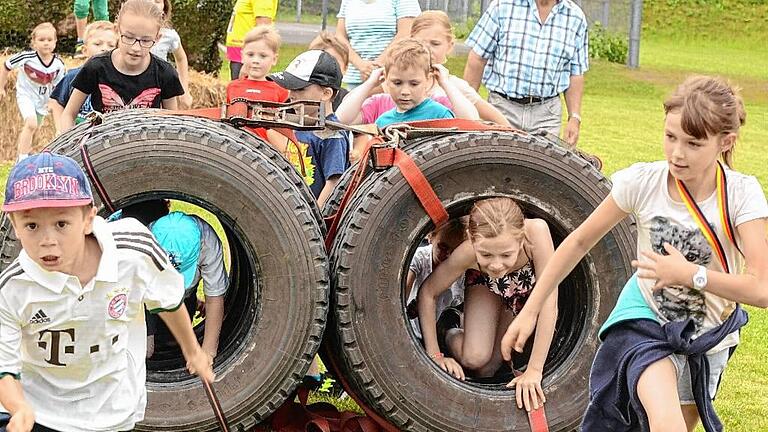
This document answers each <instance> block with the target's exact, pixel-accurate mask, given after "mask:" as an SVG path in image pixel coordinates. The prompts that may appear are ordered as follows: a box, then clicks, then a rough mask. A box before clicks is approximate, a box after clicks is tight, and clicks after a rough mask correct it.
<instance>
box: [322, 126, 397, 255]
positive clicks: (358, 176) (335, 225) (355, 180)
mask: <svg viewBox="0 0 768 432" xmlns="http://www.w3.org/2000/svg"><path fill="white" fill-rule="evenodd" d="M383 142H384V138H383V137H381V136H375V137H373V138H371V139H370V140H368V142H367V143H366V144H365V147H364V148H363V151H362V155H361V156H360V160H359V161H358V162H357V170H356V171H355V173H354V174H353V175H352V180H350V182H349V186H347V190H346V192H344V196H343V197H342V198H341V202H340V203H339V208H338V209H337V210H336V213H334V214H333V215H331V216H330V217H328V218H326V220H325V222H326V225H327V226H328V234H326V235H325V250H327V251H330V250H331V246H332V245H333V239H334V238H336V231H338V229H339V223H341V215H342V213H344V209H345V208H346V207H347V204H348V203H349V200H350V199H352V195H354V193H355V191H356V190H357V187H358V186H360V182H362V181H363V178H365V171H366V169H367V168H368V161H369V160H370V157H371V147H373V146H374V145H377V144H381V143H383Z"/></svg>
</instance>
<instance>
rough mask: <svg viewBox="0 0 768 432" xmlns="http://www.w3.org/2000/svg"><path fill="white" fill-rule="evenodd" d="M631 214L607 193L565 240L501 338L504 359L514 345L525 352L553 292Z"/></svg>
mask: <svg viewBox="0 0 768 432" xmlns="http://www.w3.org/2000/svg"><path fill="white" fill-rule="evenodd" d="M627 216H628V214H627V213H625V212H624V211H623V210H621V208H619V206H618V205H617V204H616V201H615V200H614V199H613V197H612V196H610V195H609V196H608V197H606V198H605V199H604V200H603V202H602V203H600V205H599V206H597V208H596V209H595V211H593V212H592V214H591V215H589V217H588V218H587V220H585V221H584V222H583V223H582V224H581V225H579V227H578V228H576V230H575V231H573V232H572V233H571V234H570V235H569V236H568V237H566V238H565V240H563V242H562V243H561V244H560V246H559V247H558V248H557V250H556V251H555V253H554V254H553V255H552V259H551V260H550V261H549V262H548V263H547V266H546V268H544V271H543V272H542V274H541V277H540V278H539V279H538V281H536V286H535V287H534V289H533V292H532V293H531V296H530V297H529V298H528V301H527V302H526V303H525V306H524V307H523V310H522V311H520V314H518V316H517V318H515V320H514V321H512V324H511V325H510V326H509V329H508V330H507V333H506V334H505V335H504V339H503V340H502V341H501V353H502V355H503V357H504V359H505V360H508V359H510V358H511V356H512V349H513V348H514V350H515V351H517V352H522V351H523V347H524V346H525V341H527V340H528V338H529V337H530V336H531V333H533V330H534V328H535V327H536V320H537V319H538V316H539V313H540V312H541V310H542V308H543V307H544V303H545V302H546V301H547V299H548V298H549V296H550V295H551V294H552V292H554V291H555V289H556V288H557V286H558V285H560V283H561V282H562V281H563V279H565V277H566V276H568V274H569V273H570V272H571V271H572V270H573V268H574V267H576V264H578V263H579V261H581V259H582V258H584V255H586V254H587V252H589V251H590V250H591V249H592V248H593V247H594V246H595V245H596V244H597V242H598V241H600V239H602V238H603V237H604V236H605V235H606V234H608V231H610V230H611V229H612V228H613V227H614V226H616V224H618V223H619V222H621V221H622V220H623V219H624V218H625V217H627Z"/></svg>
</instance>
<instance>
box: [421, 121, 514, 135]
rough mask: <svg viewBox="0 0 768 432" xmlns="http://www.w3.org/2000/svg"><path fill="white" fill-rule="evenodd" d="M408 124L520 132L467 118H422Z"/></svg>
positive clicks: (468, 129) (430, 127) (468, 130)
mask: <svg viewBox="0 0 768 432" xmlns="http://www.w3.org/2000/svg"><path fill="white" fill-rule="evenodd" d="M408 125H409V126H411V127H413V128H414V129H422V128H423V129H454V130H457V131H461V132H476V131H499V132H520V130H519V129H515V128H513V127H509V126H503V125H499V124H494V123H483V122H481V121H477V120H467V119H438V120H420V121H413V122H408Z"/></svg>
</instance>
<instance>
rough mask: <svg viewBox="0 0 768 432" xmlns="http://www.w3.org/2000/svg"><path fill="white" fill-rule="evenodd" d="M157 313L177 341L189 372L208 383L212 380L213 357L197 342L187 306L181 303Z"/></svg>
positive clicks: (213, 376)
mask: <svg viewBox="0 0 768 432" xmlns="http://www.w3.org/2000/svg"><path fill="white" fill-rule="evenodd" d="M158 315H160V318H162V319H163V321H165V325H166V326H167V327H168V329H170V330H171V333H173V337H175V338H176V341H177V342H178V343H179V346H180V347H181V353H182V354H183V355H184V359H185V360H186V361H187V369H188V370H189V373H193V374H197V375H198V376H200V378H202V379H204V380H206V381H207V382H209V383H210V382H213V380H214V379H215V378H216V376H215V375H214V374H213V368H212V366H213V359H212V358H211V356H209V355H208V354H206V352H205V351H203V348H202V347H200V344H199V343H197V337H196V336H195V332H194V331H193V330H192V323H191V322H189V314H187V308H186V307H185V306H184V305H183V304H182V305H181V307H179V308H178V309H176V310H175V311H173V312H160V313H159V314H158Z"/></svg>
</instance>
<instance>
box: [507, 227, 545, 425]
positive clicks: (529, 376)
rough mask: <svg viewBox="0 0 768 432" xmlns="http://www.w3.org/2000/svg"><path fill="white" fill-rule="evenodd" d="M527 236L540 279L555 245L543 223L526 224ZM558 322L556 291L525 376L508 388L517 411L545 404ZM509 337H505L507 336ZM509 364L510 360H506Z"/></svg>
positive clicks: (542, 320)
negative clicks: (548, 362) (546, 369)
mask: <svg viewBox="0 0 768 432" xmlns="http://www.w3.org/2000/svg"><path fill="white" fill-rule="evenodd" d="M525 226H526V232H527V233H528V235H529V239H530V241H531V244H532V245H533V265H534V268H535V269H536V276H537V278H538V277H540V276H541V275H542V273H543V270H544V269H545V268H546V267H547V264H548V263H549V261H550V260H551V259H552V255H553V254H554V253H555V247H554V244H553V243H552V235H551V234H550V232H549V226H548V225H547V223H546V222H545V221H544V220H542V219H528V220H526V221H525ZM556 322H557V289H555V290H554V291H552V293H551V294H549V297H547V299H546V301H545V303H544V308H543V309H542V310H541V315H540V318H539V322H538V325H537V326H536V339H535V341H534V343H533V351H532V352H531V357H530V359H529V360H528V367H527V368H526V369H525V373H523V374H522V375H521V376H519V377H516V378H515V379H513V380H512V381H511V382H510V383H509V384H508V385H507V387H511V386H513V385H514V387H515V394H516V397H517V407H518V408H523V406H525V409H526V410H527V411H530V410H531V409H537V408H538V407H539V404H542V403H544V402H545V400H546V398H545V397H544V390H543V389H542V388H541V378H542V375H543V373H544V362H545V361H546V360H547V354H548V353H549V346H550V344H551V343H552V337H553V335H554V333H555V323H556ZM505 337H506V335H505ZM505 359H506V360H507V361H509V360H511V358H505Z"/></svg>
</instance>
